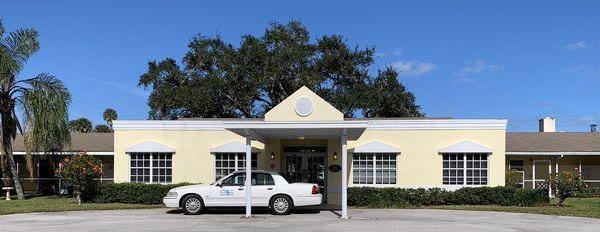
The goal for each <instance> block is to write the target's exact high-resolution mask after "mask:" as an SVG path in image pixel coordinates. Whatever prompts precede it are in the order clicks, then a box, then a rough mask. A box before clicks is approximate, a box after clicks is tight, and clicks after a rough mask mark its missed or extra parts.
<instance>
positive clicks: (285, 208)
mask: <svg viewBox="0 0 600 232" xmlns="http://www.w3.org/2000/svg"><path fill="white" fill-rule="evenodd" d="M269 207H270V208H271V214H274V215H288V214H290V212H292V207H293V206H292V199H290V198H289V197H288V196H283V195H280V196H275V197H273V199H271V204H269Z"/></svg>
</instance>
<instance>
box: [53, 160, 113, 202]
mask: <svg viewBox="0 0 600 232" xmlns="http://www.w3.org/2000/svg"><path fill="white" fill-rule="evenodd" d="M58 166H59V168H58V169H56V170H55V171H54V173H55V175H56V177H58V178H61V179H62V181H63V183H64V184H65V185H67V186H68V187H72V188H73V190H74V191H75V194H76V195H77V201H78V202H79V203H81V192H82V191H85V190H87V189H89V188H92V187H93V185H94V184H95V182H94V179H96V178H100V176H101V175H102V168H101V162H100V160H98V159H97V158H95V157H93V156H89V155H87V154H86V153H85V152H80V153H77V154H76V155H75V156H73V157H72V159H69V158H68V157H65V158H64V159H63V162H61V163H59V165H58Z"/></svg>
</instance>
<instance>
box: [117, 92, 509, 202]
mask: <svg viewBox="0 0 600 232" xmlns="http://www.w3.org/2000/svg"><path fill="white" fill-rule="evenodd" d="M506 123H507V120H503V119H433V118H432V119H428V118H422V119H421V118H418V119H408V118H379V119H348V118H344V117H343V114H342V113H341V112H340V111H339V110H337V109H335V108H334V107H333V106H331V105H330V104H329V103H328V102H326V101H325V100H323V99H322V98H320V97H319V96H317V95H316V94H315V93H313V92H312V91H310V90H309V89H308V88H306V87H302V88H301V89H299V90H298V91H296V92H295V93H293V94H292V95H291V96H289V97H288V98H287V99H286V100H284V101H283V102H281V103H280V104H279V105H277V106H276V107H275V108H273V109H272V110H270V111H269V112H267V113H266V114H265V118H261V119H181V120H170V121H158V120H140V121H124V120H117V121H115V122H114V129H115V135H114V142H115V143H114V179H115V182H143V183H179V182H191V183H211V182H213V181H215V180H216V179H218V178H220V177H222V176H224V175H227V174H228V173H230V172H232V171H236V170H243V169H244V167H245V166H246V162H245V157H246V152H247V149H246V142H247V141H248V142H250V143H251V147H252V149H251V150H248V152H250V153H251V154H252V157H251V163H252V168H256V169H263V170H268V171H276V172H280V173H282V174H283V175H285V176H287V178H288V179H289V180H290V181H296V182H313V183H319V184H321V185H322V186H323V188H324V194H325V195H326V200H327V202H328V203H329V204H336V205H340V204H342V203H343V202H344V199H343V196H344V193H345V190H346V183H345V181H343V180H344V178H343V177H344V176H346V179H345V180H347V186H377V187H406V188H417V187H425V188H427V187H441V188H447V189H456V188H460V187H465V186H501V185H504V176H505V164H506V161H505V139H506ZM346 159H347V162H346V163H345V164H344V163H343V162H342V160H346ZM344 170H346V173H344V172H343V171H344ZM344 174H347V175H344ZM342 205H344V204H342Z"/></svg>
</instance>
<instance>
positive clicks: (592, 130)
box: [590, 124, 598, 132]
mask: <svg viewBox="0 0 600 232" xmlns="http://www.w3.org/2000/svg"><path fill="white" fill-rule="evenodd" d="M597 126H598V125H596V124H592V125H590V132H596V127H597Z"/></svg>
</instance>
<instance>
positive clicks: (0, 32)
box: [0, 20, 4, 37]
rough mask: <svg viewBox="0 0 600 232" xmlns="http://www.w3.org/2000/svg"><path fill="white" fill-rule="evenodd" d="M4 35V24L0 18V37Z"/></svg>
mask: <svg viewBox="0 0 600 232" xmlns="http://www.w3.org/2000/svg"><path fill="white" fill-rule="evenodd" d="M2 35H4V24H2V20H0V37H2Z"/></svg>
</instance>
